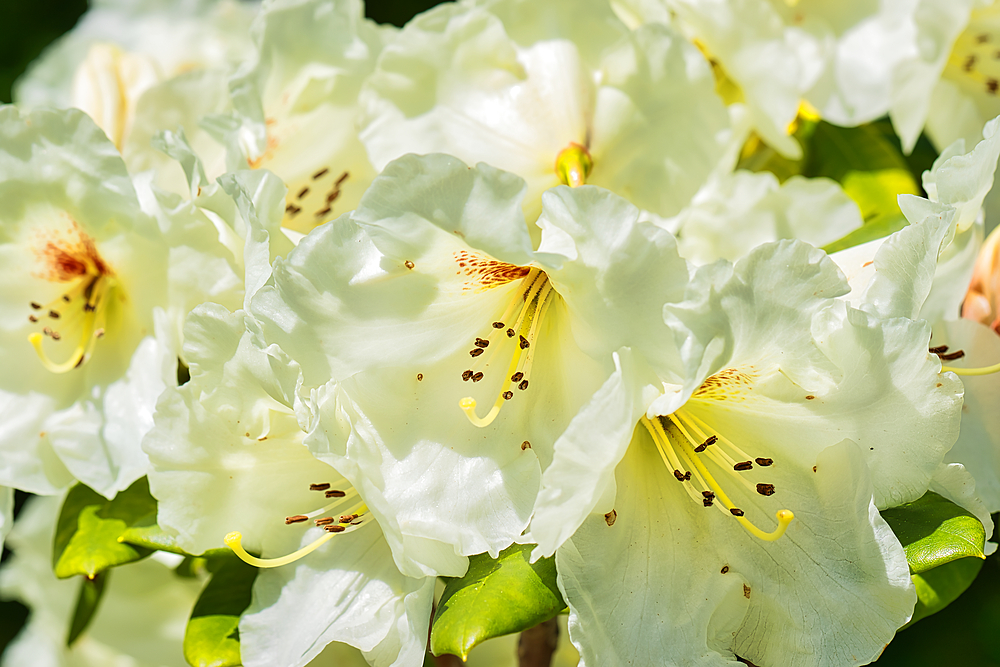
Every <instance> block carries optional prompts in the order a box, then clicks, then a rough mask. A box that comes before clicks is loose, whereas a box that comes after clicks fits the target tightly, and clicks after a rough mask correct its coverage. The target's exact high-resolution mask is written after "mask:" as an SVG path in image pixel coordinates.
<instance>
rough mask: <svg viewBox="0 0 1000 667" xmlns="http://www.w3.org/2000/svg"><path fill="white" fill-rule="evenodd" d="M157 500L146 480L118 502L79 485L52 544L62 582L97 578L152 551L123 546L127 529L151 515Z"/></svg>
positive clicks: (54, 565)
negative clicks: (123, 537)
mask: <svg viewBox="0 0 1000 667" xmlns="http://www.w3.org/2000/svg"><path fill="white" fill-rule="evenodd" d="M151 512H152V513H155V512H156V500H155V499H154V498H153V497H152V496H151V495H149V484H148V483H147V481H146V478H145V477H143V478H142V479H139V480H137V481H136V482H134V483H133V484H132V486H130V487H129V488H127V489H125V490H124V491H122V492H121V493H119V494H118V495H117V496H115V499H114V500H108V499H107V498H105V497H104V496H102V495H100V494H99V493H97V492H96V491H94V490H93V489H91V488H89V487H87V486H84V485H83V484H77V485H76V486H74V487H73V488H72V489H70V491H69V493H68V494H67V495H66V500H65V501H63V506H62V509H61V510H60V512H59V521H58V523H57V524H56V536H55V540H54V541H53V545H52V569H53V570H54V571H55V574H56V576H57V577H59V578H60V579H66V578H67V577H72V576H75V575H79V574H82V575H85V576H87V577H91V578H93V577H95V576H96V575H97V573H98V572H102V571H104V570H106V569H108V568H109V567H115V566H117V565H124V564H125V563H131V562H133V561H137V560H139V559H141V558H145V557H146V556H148V555H149V554H150V553H151V552H150V550H149V549H145V548H142V547H137V546H133V545H131V544H126V543H123V542H122V541H121V540H120V538H121V536H122V534H123V533H124V532H125V530H126V529H127V528H128V527H129V526H132V525H133V524H135V523H136V522H138V521H139V520H140V519H142V518H143V517H145V516H147V515H149V514H150V513H151Z"/></svg>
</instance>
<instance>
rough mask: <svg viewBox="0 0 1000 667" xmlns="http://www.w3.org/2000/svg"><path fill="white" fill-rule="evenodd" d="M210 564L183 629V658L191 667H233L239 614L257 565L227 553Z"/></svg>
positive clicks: (237, 660) (236, 658)
mask: <svg viewBox="0 0 1000 667" xmlns="http://www.w3.org/2000/svg"><path fill="white" fill-rule="evenodd" d="M210 564H211V566H212V569H214V573H213V574H212V578H211V579H210V580H209V582H208V584H207V585H206V586H205V588H204V590H202V592H201V596H200V597H199V598H198V601H197V602H195V604H194V609H193V610H192V611H191V618H190V619H189V620H188V624H187V629H186V630H185V631H184V659H185V660H187V661H188V664H190V665H192V667H237V666H238V665H240V633H239V623H240V615H241V614H242V613H243V610H244V609H246V608H247V607H248V606H249V605H250V591H251V589H252V588H253V582H254V580H255V579H256V578H257V568H255V567H253V566H252V565H247V564H246V563H244V562H243V561H241V560H240V559H239V558H237V557H236V556H234V555H232V554H231V553H230V554H229V555H228V556H225V557H220V558H216V559H213V560H212V561H210Z"/></svg>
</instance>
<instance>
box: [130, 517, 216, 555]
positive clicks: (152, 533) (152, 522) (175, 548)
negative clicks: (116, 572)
mask: <svg viewBox="0 0 1000 667" xmlns="http://www.w3.org/2000/svg"><path fill="white" fill-rule="evenodd" d="M118 539H119V541H121V542H127V543H128V544H131V545H134V546H137V547H143V548H145V549H151V550H154V551H169V552H170V553H174V554H179V555H181V556H197V557H202V558H214V557H216V556H225V555H227V554H231V553H232V552H231V551H230V550H229V549H225V548H222V549H209V550H208V551H206V552H205V553H203V554H190V553H188V552H186V551H184V549H182V548H181V547H180V545H179V544H177V538H176V536H174V535H171V534H170V533H168V532H166V531H165V530H163V529H162V528H160V527H159V526H158V525H156V512H155V511H154V512H153V513H151V514H147V515H146V516H144V517H142V518H141V519H139V520H138V521H136V522H135V524H133V525H132V526H129V527H128V528H126V529H125V532H123V533H122V534H121V537H119V538H118Z"/></svg>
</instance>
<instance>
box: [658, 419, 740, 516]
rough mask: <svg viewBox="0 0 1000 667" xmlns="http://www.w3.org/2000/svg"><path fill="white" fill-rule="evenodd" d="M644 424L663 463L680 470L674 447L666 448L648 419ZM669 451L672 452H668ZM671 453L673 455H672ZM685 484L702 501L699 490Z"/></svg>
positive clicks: (691, 494)
mask: <svg viewBox="0 0 1000 667" xmlns="http://www.w3.org/2000/svg"><path fill="white" fill-rule="evenodd" d="M642 424H643V426H645V427H646V430H647V431H649V435H650V437H652V438H653V444H654V445H656V450H657V451H658V452H659V453H660V459H661V460H662V461H663V465H665V466H666V467H667V469H673V470H680V469H681V467H682V466H681V464H680V461H678V460H677V453H676V452H675V451H674V450H673V447H670V446H669V445H668V446H667V447H666V449H664V447H663V445H662V444H661V443H660V437H659V436H658V435H657V434H656V431H654V430H653V425H652V424H651V423H650V421H649V420H648V419H646V418H643V420H642ZM667 452H670V454H667ZM671 454H672V455H673V456H671ZM683 486H684V490H685V491H687V494H688V495H689V496H691V500H694V501H695V502H701V498H700V497H699V496H698V492H697V491H695V490H694V489H693V488H691V485H690V484H684V485H683ZM720 509H721V508H720ZM723 511H725V510H723Z"/></svg>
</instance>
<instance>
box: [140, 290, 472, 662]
mask: <svg viewBox="0 0 1000 667" xmlns="http://www.w3.org/2000/svg"><path fill="white" fill-rule="evenodd" d="M185 346H186V347H185V351H186V355H187V358H188V359H189V360H190V363H191V366H190V372H191V381H190V382H188V383H187V384H185V385H183V386H182V387H179V388H177V389H168V390H167V391H166V392H165V393H164V394H163V396H162V397H161V399H160V401H159V403H158V405H157V411H156V425H155V427H154V428H153V430H152V431H150V433H149V435H148V436H147V437H146V439H145V441H144V445H143V446H144V448H145V449H146V451H147V452H148V453H149V456H150V459H151V462H152V464H153V472H152V473H151V474H150V475H149V480H150V489H151V491H152V493H153V495H154V496H155V497H156V498H157V499H158V500H159V516H158V523H159V524H160V525H161V526H162V527H163V528H164V529H166V530H168V531H170V532H173V533H176V535H177V542H178V544H179V545H180V546H181V547H183V548H184V549H185V550H187V551H188V552H190V553H202V552H204V551H206V550H208V549H213V548H218V547H221V546H223V539H225V542H226V544H228V545H229V546H231V547H233V548H234V550H236V551H237V553H238V554H241V557H243V558H244V559H245V560H247V561H248V562H250V564H252V565H257V566H260V567H264V568H268V569H264V570H262V571H261V572H260V574H259V575H258V576H257V579H256V582H255V584H254V597H253V601H252V602H251V604H250V607H249V608H248V610H247V611H246V612H244V614H243V616H242V619H241V621H240V650H241V654H242V660H243V664H244V665H247V666H248V667H254V666H257V665H260V666H262V667H263V666H266V665H288V666H289V667H293V666H297V665H298V666H300V665H305V664H307V663H308V662H309V661H310V660H311V659H312V658H314V657H315V656H316V655H318V654H319V653H320V651H321V650H322V649H323V647H324V646H325V645H326V644H328V643H329V642H331V641H340V642H346V643H349V644H351V645H353V646H356V647H357V648H359V649H361V650H362V651H363V652H364V653H365V655H366V657H367V659H368V660H369V661H370V662H371V664H373V665H386V666H388V665H390V664H399V665H413V664H420V662H421V660H422V656H423V654H424V649H425V644H426V641H427V624H428V621H429V618H430V613H431V603H432V601H433V593H434V579H433V577H419V578H411V577H407V576H404V575H403V574H401V573H400V571H399V569H398V567H397V566H396V564H395V563H394V561H393V555H392V552H391V550H390V549H389V546H388V544H387V543H386V539H385V537H383V533H382V529H381V528H380V526H379V522H378V521H376V519H375V516H374V515H373V513H372V511H371V510H369V509H368V507H367V505H366V504H365V500H364V498H363V497H362V496H360V495H359V493H358V491H357V490H356V489H355V488H354V487H352V486H351V485H350V483H348V482H347V481H346V480H345V479H344V478H343V477H342V476H341V475H340V474H339V473H338V472H337V471H336V470H335V469H334V468H332V467H330V466H329V465H327V464H326V463H322V462H320V461H318V460H316V459H315V458H313V456H312V454H310V453H309V450H308V449H306V448H305V447H304V446H303V445H302V441H303V438H304V436H305V433H304V432H303V430H302V428H301V427H300V420H305V421H308V419H309V417H310V415H309V408H308V406H305V405H303V404H302V403H301V401H300V400H299V399H298V396H297V389H298V386H299V384H300V383H301V378H300V371H299V366H298V365H297V364H296V363H295V362H293V361H291V360H290V359H289V358H288V357H287V356H286V355H285V354H284V353H283V352H282V351H281V350H280V349H279V348H278V347H277V346H274V345H271V346H264V345H263V344H262V343H261V338H260V332H259V331H256V325H255V323H254V322H253V321H252V320H251V319H249V318H248V317H246V316H245V315H244V314H243V313H242V311H240V312H237V313H235V314H234V313H230V312H229V311H228V310H226V309H225V308H222V307H221V306H213V305H209V304H206V305H205V306H201V307H199V308H198V309H196V310H195V311H194V312H193V313H192V314H191V316H190V317H189V318H188V322H187V327H186V341H185ZM331 540H332V543H331V544H326V543H327V542H328V541H331ZM300 546H302V548H301V550H299V551H296V549H299V547H300ZM244 549H249V550H251V551H254V552H257V553H261V554H262V555H263V556H265V557H273V556H276V555H277V556H281V557H280V558H269V559H267V560H260V559H258V558H255V557H251V556H249V555H248V554H247V553H246V551H244ZM289 552H292V554H291V555H286V554H289ZM455 561H456V562H455V568H454V569H453V570H452V571H450V572H446V573H445V574H451V575H456V574H460V573H461V572H462V571H463V570H464V568H465V565H464V564H463V562H464V559H457V558H456V559H455ZM292 563H294V564H292ZM282 565H284V566H283V567H282ZM270 568H274V569H270Z"/></svg>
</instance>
